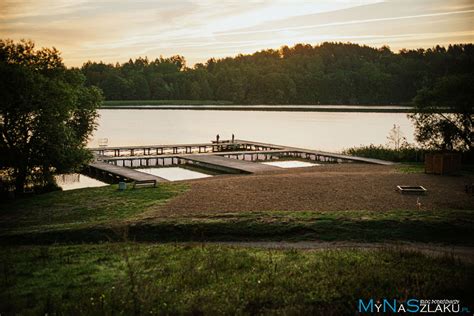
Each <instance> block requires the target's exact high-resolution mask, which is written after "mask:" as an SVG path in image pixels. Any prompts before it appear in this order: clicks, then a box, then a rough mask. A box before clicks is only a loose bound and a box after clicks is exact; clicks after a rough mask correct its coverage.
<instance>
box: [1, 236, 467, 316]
mask: <svg viewBox="0 0 474 316" xmlns="http://www.w3.org/2000/svg"><path fill="white" fill-rule="evenodd" d="M0 253H1V256H0V264H1V266H0V267H1V270H2V271H3V274H2V276H1V278H0V313H1V314H8V315H9V314H23V315H39V314H49V315H54V314H58V315H59V314H66V315H91V314H92V315H103V314H123V315H130V314H197V315H200V314H207V315H223V314H229V315H235V314H244V315H245V314H280V315H281V314H303V315H315V314H320V315H342V314H354V313H355V311H356V308H357V301H358V299H359V298H363V299H369V298H374V299H379V298H396V299H399V300H402V301H403V300H406V299H407V298H413V297H415V298H424V299H435V298H455V299H460V300H461V303H462V304H466V303H467V304H469V303H472V302H473V298H474V295H473V294H474V272H473V271H474V269H473V268H474V267H473V266H472V265H466V264H462V263H460V262H459V261H457V260H455V259H454V258H452V257H443V258H430V257H426V256H424V255H422V254H420V253H416V252H406V251H402V250H397V249H386V250H381V251H374V250H371V251H368V250H321V251H297V250H263V249H260V250H259V249H246V248H234V247H225V246H204V245H199V244H196V245H187V246H183V245H174V244H168V245H150V244H136V243H111V244H109V243H106V244H99V245H76V246H22V247H15V248H14V247H6V248H5V247H3V248H0Z"/></svg>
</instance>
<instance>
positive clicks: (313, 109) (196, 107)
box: [99, 105, 414, 113]
mask: <svg viewBox="0 0 474 316" xmlns="http://www.w3.org/2000/svg"><path fill="white" fill-rule="evenodd" d="M373 107H374V108H360V107H359V106H354V108H350V107H348V106H344V105H341V108H336V107H331V108H329V107H324V106H321V107H320V108H317V107H308V106H294V107H292V106H289V107H286V106H285V107H282V106H271V105H269V106H258V107H255V106H251V105H248V106H234V105H212V106H208V105H194V106H190V105H156V106H149V105H103V106H101V107H100V108H99V109H100V110H198V111H261V112H360V113H414V109H410V108H400V109H398V108H397V109H394V108H382V107H376V106H373Z"/></svg>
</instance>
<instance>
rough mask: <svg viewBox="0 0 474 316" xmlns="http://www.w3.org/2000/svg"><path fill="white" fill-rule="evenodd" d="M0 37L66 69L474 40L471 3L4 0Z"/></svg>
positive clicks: (459, 0)
mask: <svg viewBox="0 0 474 316" xmlns="http://www.w3.org/2000/svg"><path fill="white" fill-rule="evenodd" d="M0 38H3V39H6V38H9V39H13V40H20V39H31V40H33V41H34V42H35V43H36V44H37V46H39V47H52V46H54V47H56V48H57V49H59V50H60V51H61V52H62V57H63V59H64V62H65V64H66V65H67V66H81V65H82V64H83V63H84V62H86V61H88V60H91V61H103V62H107V63H115V62H125V61H127V60H128V59H129V58H137V57H139V56H142V57H145V56H147V57H148V58H149V59H155V58H157V57H159V56H164V57H168V56H171V55H176V54H179V55H183V56H184V57H185V58H186V61H187V65H188V66H190V67H191V66H193V65H194V64H195V63H199V62H202V63H204V62H206V60H208V59H209V58H212V57H214V58H221V57H227V56H235V55H237V54H240V53H242V54H249V53H253V52H255V51H258V50H262V49H267V48H280V47H281V46H283V45H288V46H293V45H294V44H297V43H308V44H312V45H315V44H319V43H322V42H353V43H359V44H365V45H369V46H374V47H380V46H383V45H388V46H389V47H390V48H391V49H392V50H394V51H398V50H400V49H402V48H408V49H410V48H429V47H433V46H435V45H438V44H439V45H444V46H447V45H449V44H454V43H472V42H474V1H473V0H453V1H448V0H394V1H390V0H388V1H379V0H357V1H356V0H354V1H351V0H333V1H326V0H313V1H308V0H306V1H303V0H253V1H252V0H249V1H245V0H240V1H239V0H153V1H152V0H141V1H125V0H76V1H70V0H40V1H39V0H24V1H22V0H18V1H13V0H0Z"/></svg>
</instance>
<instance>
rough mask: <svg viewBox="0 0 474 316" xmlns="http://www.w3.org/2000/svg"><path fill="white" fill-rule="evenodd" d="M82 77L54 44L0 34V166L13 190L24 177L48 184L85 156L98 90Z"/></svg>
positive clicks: (20, 185)
mask: <svg viewBox="0 0 474 316" xmlns="http://www.w3.org/2000/svg"><path fill="white" fill-rule="evenodd" d="M84 82H85V78H84V76H83V75H82V73H81V72H80V71H79V70H77V69H70V70H68V69H66V67H65V66H64V64H63V63H62V59H61V57H60V53H59V51H57V50H56V49H55V48H52V49H49V48H42V49H39V50H37V49H35V45H34V43H33V42H31V41H21V42H18V43H14V42H13V41H11V40H0V117H1V121H0V168H1V169H4V170H7V171H8V172H10V174H11V176H12V177H13V178H14V180H15V188H16V191H17V192H18V193H21V192H23V191H24V188H25V185H26V184H27V183H32V184H34V185H38V186H41V187H45V186H49V185H54V177H53V175H54V174H56V173H67V172H73V171H76V170H77V169H78V168H80V167H81V165H82V164H83V163H84V162H85V161H87V160H88V159H89V158H90V157H91V156H90V153H89V151H88V150H87V149H86V148H85V146H86V142H87V139H88V137H89V136H90V134H91V133H92V131H93V130H94V128H95V126H96V125H95V119H96V118H97V111H96V109H97V108H98V106H99V104H100V102H101V100H102V96H101V92H100V90H98V89H97V88H94V87H85V86H84Z"/></svg>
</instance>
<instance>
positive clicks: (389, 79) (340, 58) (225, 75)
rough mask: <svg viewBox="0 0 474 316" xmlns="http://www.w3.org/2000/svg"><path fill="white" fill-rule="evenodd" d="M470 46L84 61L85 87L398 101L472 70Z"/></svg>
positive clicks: (245, 99)
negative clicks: (194, 60) (195, 60)
mask: <svg viewBox="0 0 474 316" xmlns="http://www.w3.org/2000/svg"><path fill="white" fill-rule="evenodd" d="M473 61H474V45H473V44H465V45H452V46H451V45H450V46H449V47H448V48H445V47H440V46H436V47H435V48H432V49H427V50H424V49H417V50H401V51H400V52H399V53H394V52H392V51H391V50H390V49H389V48H388V47H382V48H372V47H367V46H360V45H357V44H350V43H347V44H343V43H324V44H321V45H317V46H311V45H303V44H297V45H295V46H294V47H287V46H284V47H282V48H281V49H279V50H274V49H269V50H264V51H259V52H256V53H254V54H252V55H238V56H236V57H228V58H223V59H214V58H212V59H209V60H208V61H207V62H206V63H205V64H196V65H195V67H194V68H187V67H186V62H185V59H184V57H182V56H172V57H169V58H163V57H160V58H157V59H155V60H151V61H150V60H148V59H147V58H146V57H145V58H138V59H135V60H132V59H130V60H129V61H128V62H126V63H123V64H118V63H117V64H116V65H112V64H104V63H102V62H100V63H96V62H90V61H89V62H87V63H85V64H84V65H83V66H82V68H81V70H82V72H83V73H84V75H85V76H86V78H87V84H89V85H94V86H97V87H99V88H101V89H102V90H103V92H104V95H105V98H106V100H224V101H230V102H233V103H236V104H403V103H409V102H411V101H412V99H413V98H414V97H415V96H416V94H417V91H418V90H420V89H421V88H423V87H425V86H430V85H432V84H433V82H435V81H436V80H438V79H439V78H441V77H444V76H453V75H458V74H459V75H468V76H469V75H470V76H472V70H473V69H474V68H473V66H474V62H473Z"/></svg>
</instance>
